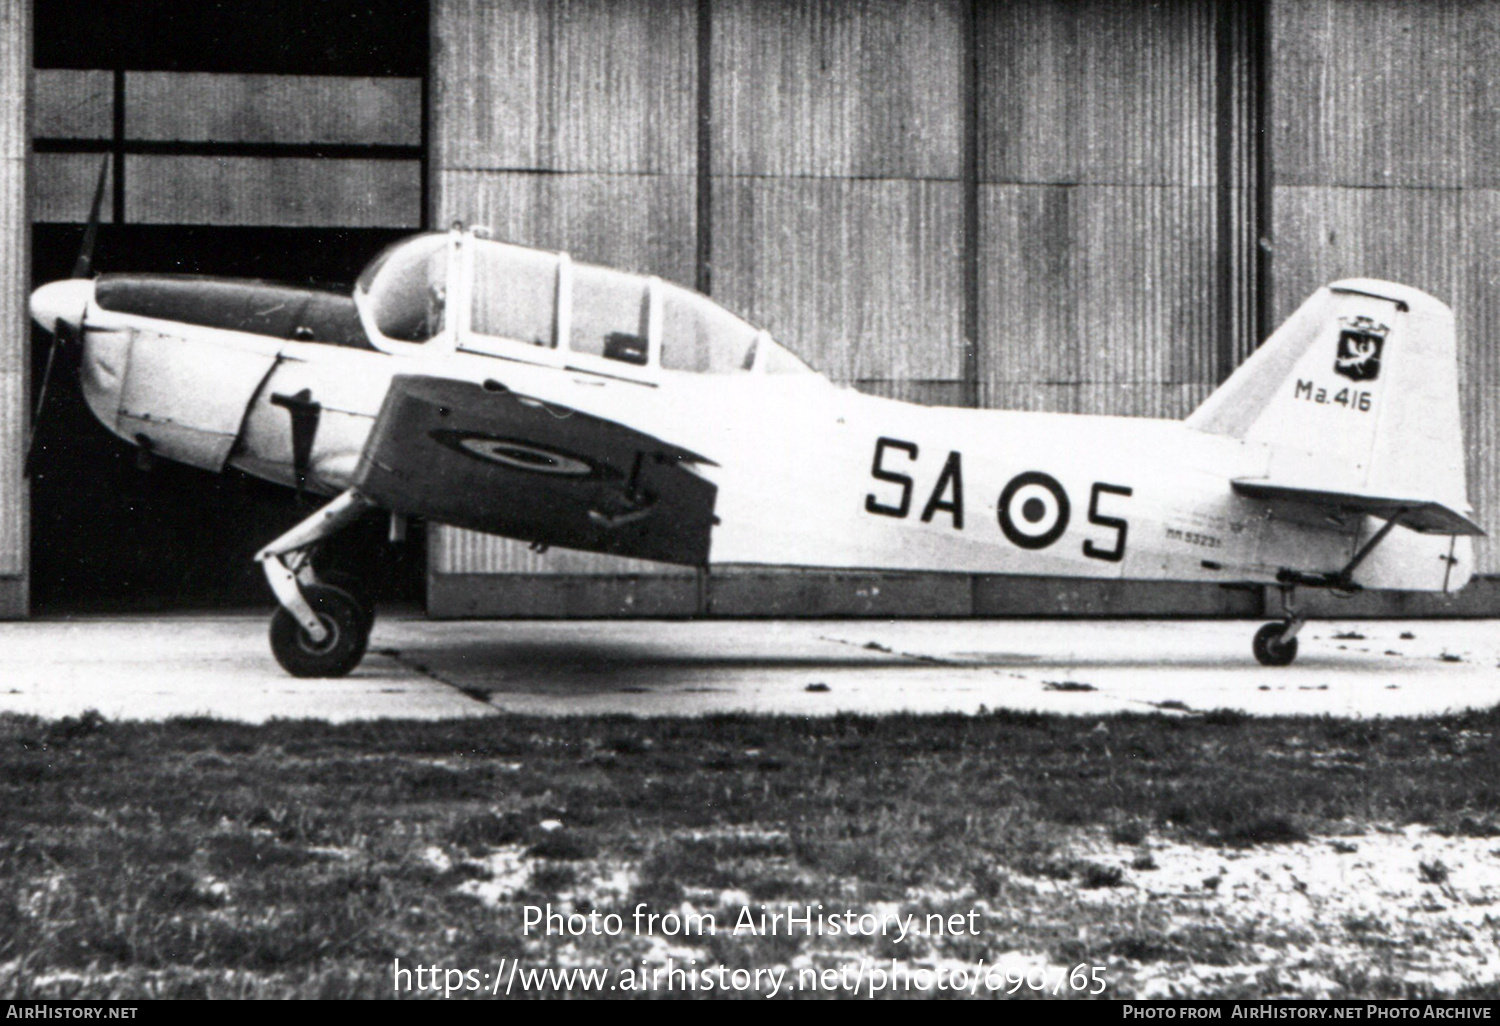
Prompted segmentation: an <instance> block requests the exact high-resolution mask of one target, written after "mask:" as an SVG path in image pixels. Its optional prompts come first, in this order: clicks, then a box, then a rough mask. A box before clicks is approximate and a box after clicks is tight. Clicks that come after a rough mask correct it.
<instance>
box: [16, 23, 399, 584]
mask: <svg viewBox="0 0 1500 1026" xmlns="http://www.w3.org/2000/svg"><path fill="white" fill-rule="evenodd" d="M34 32H35V35H34V46H33V64H34V68H35V70H34V72H33V93H34V103H33V115H32V125H31V133H32V150H33V156H32V162H33V163H32V169H31V170H32V179H31V180H32V183H33V202H32V211H33V226H32V244H33V260H32V276H33V280H34V283H41V282H44V281H49V280H53V279H56V278H61V277H66V276H67V275H68V273H69V271H70V269H71V267H72V264H73V261H74V259H75V257H76V256H77V253H78V249H79V244H80V239H81V236H82V232H83V224H84V222H85V221H86V220H87V218H88V211H89V206H90V203H91V201H92V198H93V195H94V190H95V185H96V182H97V180H98V176H99V175H100V172H101V168H103V169H104V174H105V175H106V182H105V190H104V205H103V218H102V221H103V223H102V226H101V230H100V233H99V240H98V248H97V251H96V257H95V261H94V270H95V271H96V272H97V273H104V272H109V271H147V272H183V273H192V274H212V275H233V276H244V277H254V278H264V279H271V280H278V281H289V282H294V283H300V284H327V285H333V286H341V287H346V286H347V285H348V284H350V283H352V282H353V280H354V278H355V277H356V276H357V274H358V272H359V270H360V269H361V267H362V266H363V265H364V263H365V262H366V261H367V260H368V259H369V258H370V257H371V256H373V255H374V254H375V253H376V252H378V251H379V250H380V248H381V247H383V246H384V245H385V244H386V243H388V242H389V241H391V240H392V239H395V238H398V237H400V236H402V235H404V234H407V233H409V232H411V231H413V230H416V229H418V228H420V227H421V225H422V221H423V216H422V215H423V210H424V205H425V193H424V183H425V148H424V136H425V120H424V117H423V106H424V99H425V91H426V68H427V45H426V40H427V10H426V5H425V4H423V3H412V2H408V0H322V2H320V3H317V4H292V3H264V2H248V0H218V2H214V3H200V2H193V0H157V2H153V3H150V4H141V3H131V2H126V0H49V2H48V3H46V4H38V5H37V6H36V15H35V25H34ZM33 336H34V337H33V347H32V348H33V381H35V380H38V378H37V374H38V373H39V372H40V368H41V362H42V360H43V358H44V356H45V352H46V345H47V340H46V336H45V335H43V334H42V333H41V332H39V331H35V330H34V331H33ZM39 435H40V437H39V449H38V457H37V461H36V466H35V475H34V479H33V483H32V491H31V496H32V530H31V548H32V552H31V560H32V596H33V608H34V609H35V610H37V611H39V612H43V613H46V612H49V611H51V612H59V611H79V610H89V609H158V608H192V607H220V606H234V605H246V604H266V603H269V602H270V600H271V598H270V595H269V593H268V591H267V589H266V587H265V582H264V580H263V578H262V576H261V574H260V571H259V568H258V567H257V566H255V565H254V564H253V563H252V561H251V556H252V555H253V553H254V552H255V551H256V549H258V548H259V547H260V546H261V545H263V544H264V543H265V542H266V541H268V540H269V539H271V538H273V537H275V536H276V535H277V534H279V533H280V532H281V531H283V530H285V529H286V528H287V527H289V526H290V525H291V524H293V523H295V522H296V521H297V520H299V519H301V518H302V517H303V516H305V515H306V513H307V512H308V508H309V506H308V504H309V503H310V502H311V500H304V501H303V502H302V503H300V504H299V502H298V500H297V498H296V497H295V496H294V495H293V494H292V493H291V492H290V491H287V490H285V489H279V488H275V487H272V486H270V485H266V484H264V483H262V482H258V481H254V480H252V479H249V478H246V477H244V476H243V475H240V474H238V473H237V472H228V473H226V474H223V475H215V474H210V473H207V472H203V471H198V470H193V469H191V468H188V467H184V466H180V465H176V464H171V463H168V462H166V461H158V462H157V463H156V464H155V465H154V466H153V467H151V468H150V469H149V470H143V469H142V468H141V467H140V466H138V465H137V460H136V455H135V452H134V450H132V449H130V448H129V447H127V446H125V445H124V444H123V443H120V442H118V441H117V440H116V439H114V438H112V437H111V436H110V435H109V434H108V433H107V432H105V430H104V429H103V428H102V427H101V426H100V425H99V424H97V423H96V422H95V421H94V419H93V418H92V417H91V416H90V415H89V413H88V411H87V410H86V409H85V407H84V405H83V402H82V399H81V397H80V396H79V395H78V393H77V389H76V387H75V386H74V385H73V383H72V382H59V383H58V384H57V385H56V386H55V387H54V388H53V389H52V394H51V395H50V396H49V398H48V411H47V416H46V419H45V421H44V422H43V424H42V428H41V431H40V432H39ZM383 533H384V525H382V524H380V523H369V524H361V525H360V528H359V529H356V530H355V531H353V532H351V535H350V537H349V538H348V539H347V541H346V540H344V539H339V540H338V541H337V544H338V545H340V546H341V548H340V551H339V552H338V553H337V554H336V557H337V558H338V560H339V561H340V562H341V563H344V564H345V565H348V566H350V567H358V568H360V570H361V572H362V573H364V574H365V575H366V576H367V577H368V578H369V579H370V580H371V581H372V583H374V584H375V586H376V588H377V591H378V592H379V593H380V594H382V595H383V596H384V597H387V598H393V597H406V598H418V597H420V594H421V585H422V574H423V570H422V564H423V561H424V560H423V552H422V550H423V546H422V545H421V544H420V540H418V543H417V544H410V543H408V544H407V545H405V546H403V547H400V548H387V547H385V546H384V545H383V544H382V539H383Z"/></svg>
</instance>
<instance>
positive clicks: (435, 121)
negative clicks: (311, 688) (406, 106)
mask: <svg viewBox="0 0 1500 1026" xmlns="http://www.w3.org/2000/svg"><path fill="white" fill-rule="evenodd" d="M432 19H433V68H432V87H431V88H432V113H431V118H432V125H431V130H432V155H431V161H432V163H431V168H432V170H431V174H432V175H433V199H434V203H435V205H436V212H435V215H434V217H433V219H432V220H433V223H434V224H448V223H451V222H452V221H455V220H460V221H463V222H464V223H466V224H473V225H487V226H489V228H490V229H491V230H492V231H493V232H494V234H495V236H496V237H497V238H501V239H507V240H510V241H514V242H520V243H524V244H527V245H533V246H543V247H548V248H554V249H566V250H568V251H569V252H571V253H572V254H573V256H574V257H575V258H577V259H579V260H584V261H590V262H596V263H603V264H609V265H611V266H614V267H620V268H623V269H625V270H630V271H637V272H641V273H647V274H656V275H660V276H661V277H663V278H667V279H670V280H673V281H678V282H681V283H683V284H685V285H689V286H691V285H693V284H694V283H695V281H696V277H697V259H696V252H697V238H698V225H697V203H698V200H697V161H698V143H697V138H698V133H697V106H696V104H697V80H698V59H697V45H696V40H697V5H696V2H695V0H565V2H561V3H557V2H551V0H516V2H504V3H490V2H483V0H436V2H434V4H433V7H432ZM428 559H429V574H430V579H431V580H432V586H431V588H430V591H429V597H428V605H429V607H430V608H432V609H434V610H435V611H438V612H440V613H443V612H446V613H447V614H450V615H451V614H458V613H485V612H495V611H499V610H505V611H507V612H511V613H517V614H533V615H566V614H569V613H573V614H580V613H586V614H598V615H607V614H610V613H639V614H658V615H666V614H684V613H691V612H694V611H695V610H696V609H697V605H698V598H697V595H698V583H697V581H696V578H695V575H694V574H693V573H692V572H691V571H683V570H680V569H675V570H674V569H672V568H666V567H662V566H660V565H658V564H654V563H646V562H640V561H635V560H627V559H621V558H617V557H612V556H596V555H591V554H586V553H573V552H560V551H552V552H549V553H547V554H546V555H545V556H540V555H538V554H537V553H534V552H532V551H530V550H529V549H528V548H527V547H526V546H525V545H523V544H520V543H518V542H512V541H506V540H503V539H499V538H493V537H488V536H485V535H479V534H473V533H471V532H466V531H458V530H453V529H449V528H441V529H438V530H435V531H433V532H432V537H431V542H430V547H429V550H428ZM538 575H543V576H547V577H554V578H556V579H557V580H556V582H555V583H554V585H553V586H552V587H547V588H541V587H532V586H531V583H530V582H532V581H534V580H536V579H537V576H538ZM570 582H571V583H570Z"/></svg>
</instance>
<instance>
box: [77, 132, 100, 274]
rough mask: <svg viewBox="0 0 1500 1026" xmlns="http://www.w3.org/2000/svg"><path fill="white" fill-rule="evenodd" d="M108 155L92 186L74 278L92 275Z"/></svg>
mask: <svg viewBox="0 0 1500 1026" xmlns="http://www.w3.org/2000/svg"><path fill="white" fill-rule="evenodd" d="M109 162H110V155H109V154H107V153H106V154H105V155H104V162H103V163H102V164H100V165H99V181H98V184H96V185H95V186H94V205H93V206H91V207H90V208H89V223H88V226H87V227H86V228H84V230H83V245H82V246H81V247H80V248H79V250H78V260H77V262H76V263H74V264H73V273H72V275H71V277H74V278H89V277H92V271H93V266H94V243H95V241H96V240H97V239H98V238H99V214H100V212H101V211H102V210H103V209H104V183H105V181H107V180H108V178H109Z"/></svg>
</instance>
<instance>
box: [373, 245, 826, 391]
mask: <svg viewBox="0 0 1500 1026" xmlns="http://www.w3.org/2000/svg"><path fill="white" fill-rule="evenodd" d="M354 298H355V302H356V304H357V305H358V307H359V310H360V315H361V317H362V318H363V319H364V321H365V327H366V330H367V331H369V333H370V335H371V337H372V338H373V339H374V340H375V341H376V344H377V345H380V346H381V348H384V349H387V350H388V351H407V350H409V349H411V348H412V347H415V346H421V345H424V344H427V343H430V342H433V341H435V340H439V339H445V338H446V339H451V342H450V344H452V345H455V346H456V347H457V348H461V349H466V350H471V351H478V352H491V353H500V354H503V355H512V356H515V355H517V348H518V347H519V355H520V356H521V358H526V356H525V353H526V351H527V347H531V348H532V349H534V350H536V351H537V355H538V356H540V355H541V353H542V352H543V351H546V352H556V353H559V354H567V355H568V358H570V359H571V358H572V357H573V356H582V357H584V358H585V362H587V361H588V360H589V359H598V360H605V361H611V362H612V363H613V364H615V365H616V366H618V365H627V366H635V367H646V368H658V367H659V368H662V369H665V370H669V371H687V372H692V373H698V374H727V373H733V372H745V371H756V372H764V373H772V374H784V373H811V370H810V368H808V366H807V365H806V364H805V363H803V362H802V361H801V360H799V359H798V358H797V357H796V356H794V355H792V354H791V353H790V352H788V351H787V350H786V349H784V348H782V347H781V346H780V345H778V344H777V343H776V342H774V341H772V340H771V338H770V336H769V335H768V334H766V333H765V332H764V331H761V330H759V329H757V328H755V327H753V326H752V325H750V324H747V323H746V322H745V321H743V320H741V319H740V318H738V317H736V316H735V315H734V314H732V313H730V312H729V311H728V310H726V309H724V308H723V307H722V306H719V305H718V304H717V303H715V302H714V301H713V300H711V299H709V298H708V297H706V296H703V295H700V294H699V293H697V292H694V291H693V290H691V289H687V288H683V287H682V286H680V285H674V284H672V283H671V282H666V281H662V280H661V279H659V278H653V277H647V276H644V275H637V274H627V273H625V272H623V271H615V270H611V269H609V268H607V267H595V266H593V265H590V264H575V263H573V261H572V260H571V259H570V258H569V257H568V255H567V254H565V253H552V252H547V251H545V250H536V249H529V248H526V247H524V246H513V245H509V244H507V243H501V242H495V241H493V240H490V239H485V238H479V237H476V236H473V235H470V234H465V233H459V232H443V233H432V234H425V235H418V236H415V237H413V238H410V239H406V240H403V241H402V242H398V243H396V244H395V245H393V246H391V247H389V248H388V249H386V250H385V252H383V253H381V254H380V256H378V257H377V258H376V259H375V260H374V261H373V262H372V263H371V264H370V266H369V267H367V268H366V269H365V271H364V273H363V274H361V275H360V277H359V281H358V283H357V284H356V285H355V289H354ZM538 362H548V361H547V360H545V359H539V360H538Z"/></svg>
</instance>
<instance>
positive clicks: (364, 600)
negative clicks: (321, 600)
mask: <svg viewBox="0 0 1500 1026" xmlns="http://www.w3.org/2000/svg"><path fill="white" fill-rule="evenodd" d="M318 583H320V584H326V585H328V586H329V587H332V588H337V589H338V590H339V591H342V592H343V593H344V594H346V595H348V596H349V597H350V598H352V599H353V600H354V604H355V605H356V606H357V607H358V608H359V620H360V624H359V625H360V630H362V631H364V633H365V637H366V638H368V637H369V636H370V631H371V629H372V628H374V626H375V595H374V593H373V592H371V591H370V587H369V585H367V584H365V582H364V578H362V577H356V576H355V575H354V574H351V573H345V572H344V571H342V570H330V571H328V572H327V573H326V574H325V573H322V572H319V573H318Z"/></svg>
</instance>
